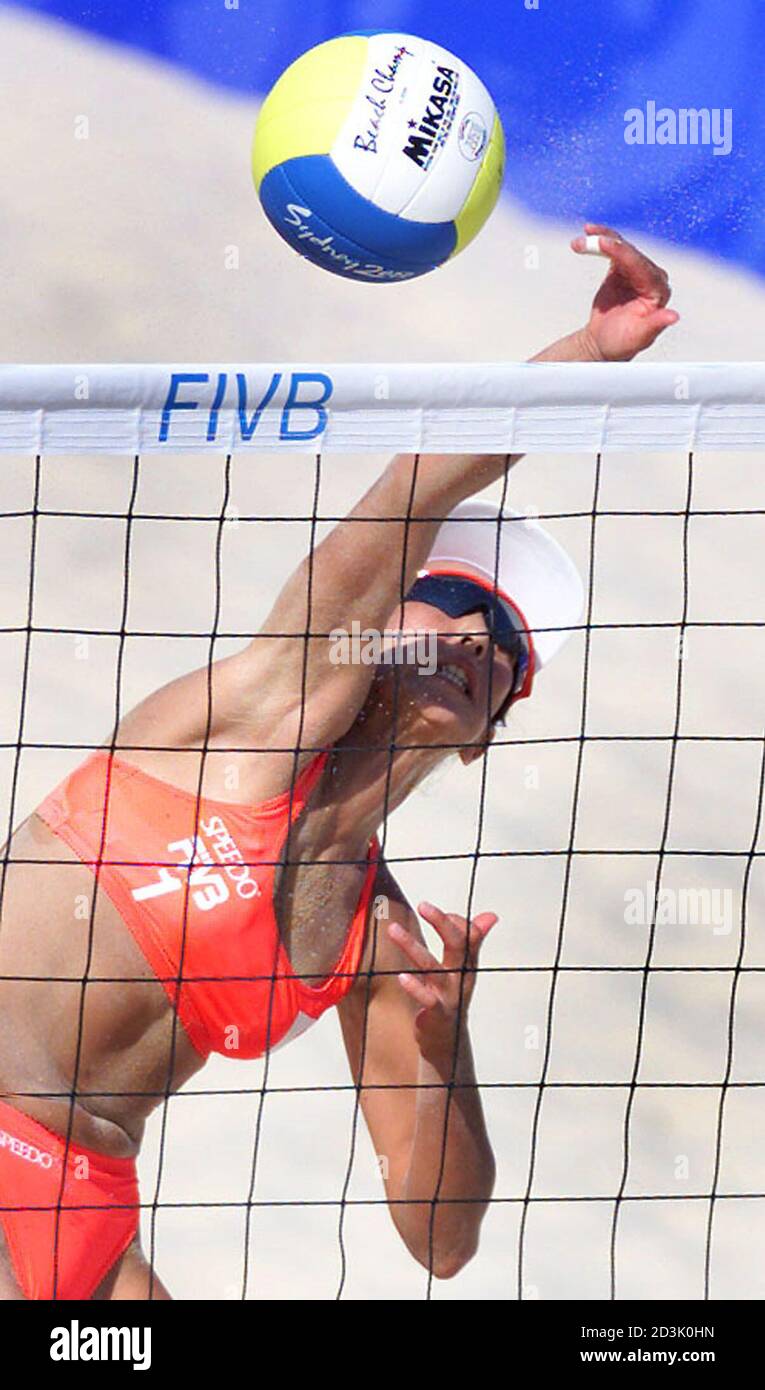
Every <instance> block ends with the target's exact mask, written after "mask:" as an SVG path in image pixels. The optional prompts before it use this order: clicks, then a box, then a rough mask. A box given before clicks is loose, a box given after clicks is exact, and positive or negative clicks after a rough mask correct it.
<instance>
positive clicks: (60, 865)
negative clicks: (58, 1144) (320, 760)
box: [0, 753, 369, 1152]
mask: <svg viewBox="0 0 765 1390" xmlns="http://www.w3.org/2000/svg"><path fill="white" fill-rule="evenodd" d="M132 760H133V762H134V763H135V764H136V766H138V767H140V764H139V763H138V760H137V759H136V758H135V757H134V756H133V758H132ZM216 761H218V766H219V769H220V777H221V779H223V778H225V776H226V773H225V771H224V769H223V764H222V761H219V760H212V759H211V764H212V769H213V771H212V780H209V779H206V781H205V794H206V795H207V796H208V797H209V796H211V795H212V791H211V788H212V790H214V791H217V792H219V793H220V792H222V791H227V790H228V788H227V786H226V785H225V783H224V782H223V781H220V783H219V782H216V780H215V778H216V771H215V762H216ZM197 765H198V760H197ZM149 767H152V768H154V770H155V771H156V770H157V766H156V762H155V761H153V760H152V759H147V760H146V768H145V769H144V770H148V768H149ZM162 773H163V776H164V777H167V776H168V775H170V776H171V777H172V776H173V774H175V778H176V779H177V781H178V782H180V783H181V787H182V789H183V790H185V791H187V792H190V791H191V790H192V788H191V785H190V784H189V785H188V786H185V787H184V786H183V784H184V783H188V782H189V778H192V779H193V778H194V776H195V774H194V772H193V770H192V768H191V766H190V760H189V759H188V757H187V756H186V755H185V754H182V753H179V754H178V760H177V766H175V767H174V766H173V764H172V762H168V761H167V760H165V761H164V763H163V766H162ZM150 775H151V774H150ZM229 775H230V764H229ZM240 785H241V783H240ZM196 787H198V773H197V774H196V785H195V788H194V790H196ZM229 795H230V793H229ZM231 808H232V810H233V808H234V803H233V802H232V803H231ZM226 816H227V810H226V807H225V805H218V806H216V808H215V814H214V815H209V814H207V815H206V816H205V818H204V819H203V821H202V825H201V828H200V836H201V838H202V839H203V840H204V838H205V836H206V838H207V840H208V841H209V843H205V844H203V846H202V853H203V854H204V855H206V856H208V857H209V858H210V859H212V858H214V857H216V855H217V854H218V853H220V852H221V846H223V847H224V848H225V850H226V851H227V858H226V859H225V860H224V861H223V862H220V863H216V864H215V866H214V868H211V867H208V868H207V869H206V870H205V869H204V866H203V865H200V878H199V879H198V880H197V882H196V883H195V885H194V888H193V890H192V891H195V892H196V893H197V897H196V900H195V908H196V910H195V911H194V912H189V914H188V916H189V921H188V927H187V929H188V931H189V932H191V931H203V932H206V933H210V932H211V931H214V930H217V931H218V932H219V933H220V935H219V937H218V941H219V943H225V942H226V936H225V933H226V930H227V925H226V924H227V922H231V920H232V908H234V909H235V910H236V913H237V914H238V917H237V919H236V920H238V923H239V927H240V929H241V927H242V925H246V924H247V923H248V922H249V921H251V920H252V917H251V914H252V913H253V912H257V910H258V899H257V895H255V894H254V893H253V885H254V884H255V882H256V880H257V877H258V875H257V872H256V871H255V870H254V869H253V868H252V867H249V868H248V867H247V866H246V865H244V864H242V863H240V862H239V860H238V859H237V855H236V849H237V838H236V834H235V833H232V827H231V825H229V824H227V822H226ZM229 819H231V817H229ZM183 829H184V827H183V826H177V827H176V826H174V825H173V824H169V825H168V827H167V839H166V843H165V841H164V839H162V844H161V845H160V846H159V849H158V851H157V857H159V854H160V853H162V850H163V847H164V852H166V853H167V854H169V856H170V861H169V862H172V860H173V858H175V859H177V860H178V861H179V868H180V867H182V865H181V863H180V861H182V860H183V859H184V857H187V856H184V854H183V852H182V850H183V845H182V841H183V838H184V836H183V833H182V832H183ZM162 835H164V830H163V831H162ZM161 838H162V837H161ZM332 838H333V837H332V836H328V834H327V818H326V816H324V815H322V812H321V809H320V807H319V808H318V809H316V810H313V809H312V807H311V806H307V807H306V808H305V809H304V811H303V813H302V814H301V815H299V816H298V817H297V819H296V820H295V822H294V824H293V827H292V830H291V832H290V834H289V836H288V838H287V839H285V840H284V841H283V843H282V847H281V850H280V852H279V857H280V859H281V860H283V859H284V853H285V850H286V849H287V847H288V851H289V863H288V864H286V865H285V864H284V863H279V864H276V865H275V866H274V868H273V872H272V875H271V892H272V904H273V920H274V921H275V923H276V926H277V927H278V933H279V941H280V944H281V947H282V948H283V950H284V951H285V952H286V955H287V957H288V960H289V965H290V966H291V968H292V970H293V971H294V972H295V973H296V975H297V976H299V977H304V978H305V979H307V980H308V982H309V983H310V984H314V983H315V982H317V981H321V980H324V978H325V977H327V976H328V975H329V974H330V973H331V971H332V970H333V967H334V966H335V963H336V962H337V960H338V956H339V955H340V952H341V951H342V948H343V943H344V941H345V939H346V937H347V934H348V930H349V925H350V923H351V921H352V919H353V917H354V913H355V912H356V909H357V905H358V903H359V898H360V894H361V892H362V888H363V886H364V882H365V878H366V872H367V871H366V865H365V863H364V862H363V854H362V853H361V852H360V849H359V846H358V844H356V843H355V842H354V843H353V844H348V845H347V846H343V845H342V844H337V843H332V842H331V840H332ZM281 839H282V837H281V835H280V836H277V837H276V840H275V841H272V843H279V842H280V841H281ZM154 843H157V844H159V842H157V841H156V840H155V841H152V844H154ZM170 847H174V848H170ZM197 848H198V849H199V846H197ZM153 853H154V851H153V850H152V854H153ZM147 857H148V856H147ZM246 857H247V856H246V853H245V854H244V855H242V858H246ZM17 860H21V861H32V862H22V863H16V862H13V861H17ZM338 860H349V861H351V862H347V863H342V862H337V861H338ZM11 861H12V862H11V864H10V867H9V870H8V876H7V882H6V893H5V901H4V910H3V930H2V933H0V975H3V976H9V975H10V976H14V977H15V979H13V980H9V981H0V1086H2V1087H3V1088H5V1089H7V1090H11V1091H13V1090H15V1091H17V1092H24V1093H27V1095H28V1093H30V1092H32V1093H34V1092H39V1091H44V1090H51V1091H52V1090H60V1092H61V1093H62V1097H65V1096H66V1095H67V1093H68V1092H69V1090H70V1089H71V1085H72V1079H73V1076H74V1072H75V1068H76V1069H77V1073H78V1079H77V1090H78V1094H79V1095H80V1096H81V1098H82V1106H81V1107H80V1106H78V1111H77V1117H76V1126H75V1137H76V1138H78V1139H79V1140H80V1142H82V1143H84V1144H91V1145H93V1146H95V1147H106V1148H109V1149H111V1150H112V1151H117V1152H118V1151H120V1149H121V1136H122V1135H123V1133H125V1132H126V1133H127V1134H128V1135H130V1136H131V1137H132V1138H133V1139H134V1140H135V1142H138V1141H139V1140H140V1135H141V1130H142V1127H143V1123H144V1121H145V1118H146V1116H147V1115H148V1114H149V1113H150V1112H151V1111H152V1110H153V1109H154V1108H155V1106H156V1105H157V1104H158V1103H160V1102H161V1098H162V1095H163V1094H164V1093H165V1092H166V1091H167V1090H168V1089H171V1090H174V1089H176V1088H177V1087H178V1086H179V1085H182V1084H183V1083H184V1082H185V1081H186V1080H187V1079H188V1078H189V1077H190V1076H191V1075H193V1074H194V1072H195V1071H197V1070H198V1069H199V1068H200V1066H201V1065H202V1064H203V1062H202V1058H201V1057H200V1054H199V1052H198V1050H197V1049H196V1048H195V1047H194V1046H193V1045H192V1043H191V1041H190V1040H189V1038H188V1037H187V1036H186V1034H185V1032H184V1029H183V1028H182V1027H179V1026H178V1024H177V1023H176V1024H175V1025H174V1021H173V1020H174V1014H173V1009H172V1006H171V1003H170V1001H169V999H168V995H167V993H166V991H165V989H163V987H162V986H161V985H160V984H159V983H158V982H157V979H156V972H155V971H154V970H152V968H151V966H150V964H149V963H148V961H147V959H146V956H145V954H144V953H143V952H142V951H141V950H140V949H139V946H138V945H137V944H136V941H135V940H134V937H133V935H132V934H131V932H130V931H129V930H128V929H127V928H126V926H125V923H124V921H123V919H122V916H121V914H120V912H119V911H118V910H117V908H116V907H115V905H114V903H113V902H112V901H111V899H110V898H109V896H108V895H107V894H106V893H104V892H98V893H97V894H96V896H95V908H93V889H94V878H93V874H92V872H91V870H90V869H89V868H87V867H86V866H85V865H84V864H82V863H80V862H79V861H78V859H77V857H76V855H74V854H73V853H72V851H71V850H70V849H69V847H68V846H67V845H66V844H64V843H63V842H62V840H61V839H60V838H59V837H58V836H57V835H56V834H53V833H52V832H51V830H50V829H48V827H47V826H46V825H45V824H44V823H43V822H42V821H41V820H40V819H39V818H38V817H36V816H33V817H30V819H29V821H27V822H26V823H25V824H24V825H23V826H22V827H20V828H19V830H18V831H17V833H16V835H15V836H14V839H13V841H12V846H11ZM46 861H50V862H46ZM162 862H163V863H164V862H165V861H164V855H163V859H162ZM165 872H166V875H167V879H168V881H169V879H170V877H171V876H172V874H173V870H172V869H169V870H167V871H165ZM180 876H181V877H183V874H181V875H180ZM144 877H145V878H146V884H145V885H144V887H145V888H146V889H147V890H148V891H149V892H151V891H152V880H153V884H154V887H155V888H156V887H160V888H161V887H162V871H158V870H157V869H156V868H155V867H154V868H152V867H150V866H149V865H147V866H146V869H145V874H144ZM137 891H138V893H139V894H140V891H141V890H140V888H139V889H138V890H137ZM173 896H175V893H173ZM200 905H201V906H200ZM248 912H249V914H250V915H248ZM216 916H217V918H218V925H217V926H216V927H213V926H212V923H213V919H214V918H215V917H216ZM367 937H368V933H367ZM368 949H369V942H368V940H367V941H366V943H365V948H364V951H365V957H366V954H367V952H368ZM215 958H216V959H217V952H216V954H215ZM234 959H238V957H236V956H235V955H230V956H229V960H234ZM365 963H366V960H365V959H362V961H361V968H362V969H363V968H364V965H365ZM248 968H251V967H250V966H248V962H247V961H246V960H243V961H241V963H240V965H239V966H238V969H239V971H240V972H241V973H243V974H246V973H247V971H248ZM260 968H262V966H261V967H260ZM86 976H87V979H88V985H87V987H86V988H85V990H84V991H83V988H82V983H81V981H82V980H83V978H85V977H86ZM19 977H22V978H19ZM80 1021H81V1026H80ZM306 1021H307V1020H306ZM78 1038H79V1039H80V1045H79V1050H78ZM171 1055H174V1067H173V1074H172V1077H169V1071H170V1058H171ZM78 1057H79V1060H78ZM131 1092H132V1093H135V1092H143V1093H144V1094H142V1095H135V1094H130V1093H131ZM126 1093H127V1094H126ZM21 1103H22V1105H23V1107H24V1108H26V1109H28V1110H29V1113H32V1114H34V1115H35V1116H36V1118H38V1119H40V1120H41V1122H42V1123H45V1124H48V1125H50V1126H51V1127H53V1128H60V1125H61V1121H62V1118H63V1120H64V1123H66V1111H67V1109H68V1105H67V1102H66V1100H65V1099H62V1100H59V1101H56V1100H39V1101H37V1100H31V1099H24V1100H23V1101H21ZM59 1112H60V1113H59ZM91 1113H92V1116H93V1120H92V1123H91V1120H90V1115H91Z"/></svg>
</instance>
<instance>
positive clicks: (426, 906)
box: [417, 903, 465, 950]
mask: <svg viewBox="0 0 765 1390" xmlns="http://www.w3.org/2000/svg"><path fill="white" fill-rule="evenodd" d="M417 911H418V912H419V914H420V916H421V917H423V918H424V919H425V921H426V922H428V923H429V924H430V926H431V927H433V928H434V929H435V930H436V931H437V932H438V935H439V936H440V938H441V940H442V941H443V943H444V946H450V947H451V948H452V949H453V950H454V949H456V948H458V947H460V946H462V948H463V949H464V946H465V919H464V917H458V916H457V915H456V913H454V912H442V911H441V908H440V907H435V906H434V905H433V903H419V904H418V907H417Z"/></svg>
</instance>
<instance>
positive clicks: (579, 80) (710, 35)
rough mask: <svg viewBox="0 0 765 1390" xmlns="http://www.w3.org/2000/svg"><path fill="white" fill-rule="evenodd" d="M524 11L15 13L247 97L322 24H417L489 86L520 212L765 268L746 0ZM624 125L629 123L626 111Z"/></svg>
mask: <svg viewBox="0 0 765 1390" xmlns="http://www.w3.org/2000/svg"><path fill="white" fill-rule="evenodd" d="M535 4H536V0H488V2H487V3H484V4H472V5H466V4H464V3H463V0H443V3H441V4H440V5H425V4H423V3H421V0H376V3H374V4H373V3H370V0H310V3H305V0H238V3H237V0H161V3H160V0H126V2H124V3H119V2H115V0H26V3H24V4H22V5H20V6H19V7H20V8H23V9H26V10H33V11H37V12H38V13H40V14H43V15H47V16H50V17H51V18H54V19H57V20H64V21H66V22H68V23H70V24H76V25H80V26H81V27H83V28H86V29H88V30H90V31H92V32H93V33H96V34H99V35H101V36H102V37H104V38H106V39H109V40H112V41H115V42H118V43H122V44H127V45H130V46H132V47H135V48H139V49H142V50H144V51H146V52H148V53H151V54H153V55H156V56H157V57H159V58H161V59H164V60H166V61H167V62H169V63H172V64H176V65H179V66H181V67H182V68H185V69H187V70H188V71H190V72H192V73H194V74H196V75H197V76H199V77H202V78H204V79H205V80H207V81H210V82H213V83H216V84H218V85H221V86H225V87H228V88H233V89H234V90H236V91H238V92H242V93H252V94H253V95H256V94H262V93H264V92H266V91H267V90H268V88H269V87H270V85H271V84H272V83H273V82H274V81H275V79H276V78H277V77H278V75H279V73H280V72H281V71H282V69H283V68H284V67H285V66H287V64H288V63H290V62H291V61H292V60H293V59H294V58H295V57H296V56H297V55H298V54H299V53H301V52H302V51H303V50H304V49H306V48H309V47H310V46H311V45H312V44H315V43H319V42H321V41H322V40H324V39H327V38H331V37H333V36H334V35H336V34H338V33H343V32H346V31H348V30H352V29H364V28H378V29H379V28H391V29H397V30H402V31H405V32H406V31H409V32H414V33H419V34H422V35H423V36H425V37H428V38H432V39H435V40H437V41H438V42H440V43H443V44H445V45H446V46H447V47H449V48H452V49H454V50H455V51H457V52H458V53H460V54H461V55H462V56H463V57H465V58H466V59H467V60H468V61H469V62H470V63H472V65H473V66H474V67H475V69H476V70H477V72H478V73H479V74H480V76H481V77H482V78H483V80H484V81H485V82H486V83H487V85H488V86H489V88H490V89H491V91H492V93H493V95H494V97H495V99H496V101H497V104H498V106H499V108H500V112H501V115H502V119H503V122H504V125H505V130H506V133H507V141H508V153H509V157H508V173H507V184H506V190H507V193H508V194H509V195H510V196H512V197H514V198H516V199H517V200H518V201H519V202H521V203H522V204H523V205H524V206H525V207H527V208H528V209H529V210H530V211H532V212H534V213H537V214H540V215H542V216H546V217H550V218H557V219H560V220H563V221H566V222H576V223H578V222H580V221H581V220H583V219H584V218H592V219H594V220H598V221H605V222H608V223H611V224H614V225H616V226H621V227H625V228H626V227H629V228H632V229H635V230H640V231H643V232H648V233H650V234H652V235H653V236H658V237H661V238H664V239H666V240H669V241H672V242H675V243H677V244H680V245H685V246H692V247H696V248H699V249H702V250H704V251H706V252H708V253H711V254H713V255H717V256H722V257H726V258H728V259H730V260H737V261H739V262H741V263H743V264H745V265H747V266H748V267H750V268H751V269H753V270H756V271H757V272H759V273H760V274H763V273H765V119H764V117H765V95H763V81H762V73H763V67H764V66H765V62H764V59H765V5H764V4H763V3H762V0H726V3H725V4H724V5H721V4H720V3H719V0H590V2H589V3H585V0H538V5H539V7H538V8H535ZM681 108H692V109H693V110H695V111H702V110H705V111H707V112H709V113H710V119H711V127H710V129H711V132H712V134H711V137H710V138H709V140H708V142H707V143H696V144H693V143H680V142H679V141H678V142H677V143H661V140H662V139H663V138H664V136H665V135H669V136H670V137H671V135H672V134H673V122H674V120H675V119H676V118H677V113H678V112H679V111H680V110H681ZM667 109H669V113H670V115H669V116H666V115H665V116H663V117H662V114H661V113H662V110H664V111H666V110H667ZM631 110H632V111H634V110H638V111H639V112H640V113H641V119H643V118H645V116H646V114H647V125H646V129H645V132H644V134H645V135H649V134H650V132H651V128H652V127H653V128H654V129H656V132H657V134H656V139H657V142H656V143H648V142H647V140H646V142H645V143H628V142H627V141H626V140H625V131H626V130H627V129H628V121H627V119H626V113H627V112H629V111H631ZM651 112H655V113H656V115H655V119H652V117H651ZM718 123H719V124H718ZM629 124H630V125H631V128H632V129H633V130H637V131H638V133H640V122H639V121H638V122H637V124H636V122H635V119H634V118H633V120H632V121H631V123H629ZM678 129H679V127H678ZM715 132H717V138H716V137H715ZM725 133H727V134H728V135H729V137H730V138H729V140H727V141H726V140H725ZM728 144H729V145H730V148H729V150H728V149H727V146H728ZM715 145H717V149H716V148H715Z"/></svg>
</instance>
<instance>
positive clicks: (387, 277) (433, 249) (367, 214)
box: [260, 155, 457, 284]
mask: <svg viewBox="0 0 765 1390" xmlns="http://www.w3.org/2000/svg"><path fill="white" fill-rule="evenodd" d="M260 198H261V202H262V204H263V208H264V210H265V212H266V215H267V217H268V219H269V221H270V222H271V223H272V224H273V226H274V227H275V228H276V230H277V232H279V235H280V236H282V237H284V239H285V241H288V242H289V244H290V246H293V247H294V248H295V250H296V251H299V252H300V254H301V255H302V256H306V257H307V258H308V260H310V261H314V262H315V263H316V265H320V266H323V267H324V269H325V270H331V271H333V273H334V274H336V275H343V276H345V277H346V278H349V279H352V280H363V281H367V282H371V283H383V284H384V283H390V282H391V281H396V280H411V279H413V278H414V277H415V276H417V275H425V274H426V273H427V271H429V270H435V268H436V267H437V266H439V265H442V264H443V263H444V261H447V260H448V259H449V257H450V256H451V254H452V252H453V250H454V248H455V246H456V245H457V228H456V227H455V225H454V223H453V222H436V223H429V224H428V223H423V222H412V221H407V220H406V219H405V218H401V217H395V216H394V215H393V213H390V212H383V211H382V210H381V209H380V208H376V207H375V206H374V204H373V203H370V202H369V200H368V199H367V198H362V196H361V194H360V193H356V192H355V190H354V189H352V188H351V187H350V185H349V184H348V183H346V181H345V179H344V178H343V177H342V175H341V174H340V173H339V171H338V169H337V168H336V166H335V165H334V163H333V162H332V160H331V159H330V157H329V156H328V155H305V156H303V157H302V158H300V159H290V160H287V162H286V163H285V164H281V165H279V166H278V167H277V168H276V169H272V170H271V171H270V173H268V174H267V175H266V177H265V178H264V180H263V182H262V184H261V187H260ZM330 219H331V220H330ZM338 226H340V227H342V228H343V231H342V233H340V232H338V231H337V227H338Z"/></svg>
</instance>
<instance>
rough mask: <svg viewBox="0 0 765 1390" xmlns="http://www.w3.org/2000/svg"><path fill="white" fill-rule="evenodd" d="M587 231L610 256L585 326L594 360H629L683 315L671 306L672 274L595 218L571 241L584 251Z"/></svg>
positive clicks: (603, 251) (581, 253)
mask: <svg viewBox="0 0 765 1390" xmlns="http://www.w3.org/2000/svg"><path fill="white" fill-rule="evenodd" d="M588 236H597V238H598V242H599V245H600V250H601V252H602V253H603V255H606V256H608V257H609V259H610V261H611V267H610V269H609V271H608V274H607V275H606V278H605V280H604V281H603V284H602V285H601V287H600V289H599V290H598V293H597V294H596V296H595V299H594V301H593V305H592V313H591V314H590V321H589V323H588V324H587V327H586V328H585V329H584V330H583V331H584V335H585V337H586V340H587V348H588V353H589V354H591V355H592V357H593V359H594V360H595V361H602V362H628V361H629V360H630V359H631V358H632V357H636V356H637V354H638V353H639V352H644V351H645V349H646V348H648V347H650V346H651V344H652V343H655V341H656V339H657V338H658V337H659V334H660V333H663V332H664V330H665V328H670V327H671V326H672V324H674V323H677V321H678V319H679V317H680V315H679V314H676V313H675V311H674V309H668V308H667V304H668V303H669V298H670V295H671V293H672V290H671V287H670V283H669V277H668V275H667V272H666V270H662V268H661V266H658V265H655V264H654V262H653V261H651V260H649V258H648V256H644V255H643V252H642V251H638V248H637V247H636V246H633V245H632V243H631V242H629V241H625V240H624V239H623V238H622V237H620V236H619V233H618V232H615V231H614V230H613V228H611V227H601V226H600V225H598V224H597V223H595V222H586V223H585V225H584V233H583V234H582V235H581V236H577V237H574V240H573V241H572V243H571V248H572V250H573V251H576V252H577V253H578V254H579V255H583V254H585V252H586V249H587V237H588Z"/></svg>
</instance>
